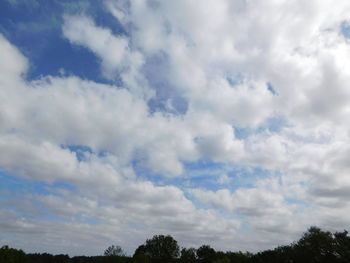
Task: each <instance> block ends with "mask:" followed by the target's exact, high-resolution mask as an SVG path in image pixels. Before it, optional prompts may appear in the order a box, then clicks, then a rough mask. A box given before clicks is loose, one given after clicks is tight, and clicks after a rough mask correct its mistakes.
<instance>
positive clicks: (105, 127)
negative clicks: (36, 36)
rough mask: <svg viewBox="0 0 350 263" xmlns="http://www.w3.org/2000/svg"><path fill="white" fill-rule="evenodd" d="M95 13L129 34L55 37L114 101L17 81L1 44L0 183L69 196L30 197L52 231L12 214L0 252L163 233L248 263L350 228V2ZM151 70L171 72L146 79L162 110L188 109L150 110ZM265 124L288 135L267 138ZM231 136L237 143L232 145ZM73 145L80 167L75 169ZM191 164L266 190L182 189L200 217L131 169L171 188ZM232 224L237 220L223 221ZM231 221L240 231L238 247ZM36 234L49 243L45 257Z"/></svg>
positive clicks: (88, 85)
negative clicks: (235, 168) (74, 50)
mask: <svg viewBox="0 0 350 263" xmlns="http://www.w3.org/2000/svg"><path fill="white" fill-rule="evenodd" d="M105 6H106V8H107V9H109V11H110V12H111V13H112V14H113V15H114V16H115V17H116V18H117V19H118V20H119V22H121V24H122V25H123V26H124V27H125V30H126V32H127V34H123V35H116V34H114V33H113V32H112V31H111V30H110V29H108V28H106V27H101V26H98V25H97V24H96V23H95V22H94V20H93V18H92V17H88V16H86V15H73V16H72V15H71V16H68V15H66V16H64V24H63V25H62V32H63V36H64V37H65V38H67V39H68V40H69V41H70V43H71V44H74V45H80V46H82V47H84V48H87V49H89V50H90V51H92V52H93V53H94V54H95V55H96V56H97V57H98V58H99V59H100V60H101V70H102V74H103V75H104V77H106V78H108V79H109V80H116V79H117V77H118V78H119V77H120V78H121V80H122V84H121V87H117V86H115V85H105V84H99V83H95V82H93V81H89V80H82V79H79V78H77V77H75V76H68V77H63V76H59V77H52V76H44V77H42V78H40V79H37V80H34V81H33V80H32V81H29V80H26V79H25V77H24V76H25V74H26V72H27V70H28V65H29V63H28V61H27V60H26V58H25V57H24V56H23V55H21V53H20V52H19V51H18V50H17V48H16V47H14V46H13V45H11V44H10V43H9V41H7V40H6V39H5V38H4V37H3V36H0V53H1V54H2V56H3V59H2V60H1V61H0V149H1V150H0V168H1V169H2V170H5V171H7V172H10V173H12V174H13V175H14V176H18V177H24V178H26V179H30V180H34V181H44V182H48V183H49V184H51V183H53V182H66V183H70V184H73V185H74V186H75V187H76V190H75V191H68V190H67V191H63V190H62V189H61V190H57V189H54V188H50V189H49V192H50V193H49V194H47V195H37V194H31V195H27V196H26V197H27V200H29V201H27V202H28V207H32V208H33V211H35V209H36V208H35V207H36V206H39V205H42V206H43V207H45V209H47V211H51V212H52V213H53V214H54V215H55V216H56V217H57V218H61V219H64V220H63V221H64V222H63V223H57V222H49V221H47V220H44V219H42V218H40V216H38V218H36V219H35V220H34V219H31V218H30V217H28V218H26V216H25V215H23V212H24V208H23V206H20V202H19V201H18V200H12V204H13V205H14V206H16V210H15V211H12V212H10V211H9V210H7V209H5V208H4V209H3V214H2V215H4V216H0V220H1V221H0V222H1V223H0V227H1V229H6V236H5V239H6V240H10V241H11V242H13V243H15V241H13V240H15V239H11V235H15V236H16V238H17V237H19V238H18V239H20V237H23V236H25V237H28V240H29V239H30V240H33V241H35V242H31V244H28V245H25V244H23V243H18V244H20V245H23V246H24V247H26V248H27V249H28V250H32V249H33V246H32V243H36V242H42V243H37V244H42V245H43V247H45V248H47V249H48V251H54V250H50V248H53V247H54V246H53V245H52V244H55V243H57V242H58V243H59V241H60V240H61V241H60V242H61V243H59V244H60V245H59V248H57V250H55V251H58V250H59V249H62V250H64V249H66V248H67V247H69V246H70V245H72V244H64V242H62V240H72V243H81V244H82V247H83V246H84V245H87V244H86V243H85V242H86V241H83V240H87V238H86V237H87V236H89V235H94V236H96V247H98V248H102V247H104V246H106V245H109V243H110V242H112V240H113V238H115V237H116V236H119V237H120V238H121V239H120V240H123V241H124V240H126V241H125V242H126V243H127V246H128V249H129V250H130V251H132V249H134V248H135V246H136V245H137V244H139V243H140V239H145V238H148V237H149V236H150V235H152V234H159V232H158V231H161V232H167V233H170V234H173V235H174V236H175V237H176V238H178V239H179V240H180V241H181V242H183V244H184V245H191V246H193V245H194V246H197V245H201V244H200V243H198V242H202V241H205V243H207V242H209V243H211V244H213V245H215V244H216V246H217V247H218V248H220V249H225V248H227V249H233V246H236V247H237V248H238V249H242V250H246V249H262V248H267V247H269V246H273V245H278V244H280V242H282V243H288V242H290V241H292V239H293V238H295V236H296V234H295V233H300V232H301V231H303V230H305V229H304V228H306V227H307V226H308V225H311V224H319V225H321V226H325V227H329V228H333V229H337V227H340V226H341V227H345V226H346V225H347V224H348V223H349V220H350V219H349V217H348V216H347V215H345V214H344V213H345V212H344V211H346V210H347V208H348V200H349V197H350V196H349V195H348V194H347V193H348V190H349V189H350V181H349V179H348V174H349V165H348V163H349V161H348V158H347V156H349V147H348V146H347V145H348V144H349V133H348V130H349V125H350V123H349V118H348V114H349V106H348V101H349V98H350V94H349V90H348V88H347V83H349V80H350V74H349V72H348V70H347V69H348V68H349V66H350V65H349V61H350V60H349V57H350V53H349V40H348V39H347V38H345V37H344V36H343V35H342V34H341V33H340V27H341V24H342V23H343V21H347V20H348V19H349V16H350V13H349V11H348V10H350V8H349V7H350V4H349V3H348V2H346V1H339V2H338V3H337V5H334V3H333V2H332V1H330V0H325V1H322V2H320V1H316V0H315V1H308V2H307V3H305V1H293V2H290V1H274V0H271V1H260V2H251V1H241V0H235V1H228V0H219V1H206V2H203V3H201V4H200V5H198V3H195V2H193V1H184V0H179V1H165V2H164V1H163V2H161V1H152V2H148V1H142V0H138V1H130V2H128V1H118V2H115V1H106V2H105ZM158 54H162V57H164V58H166V60H167V61H166V62H167V63H163V64H161V67H165V69H164V70H161V72H157V73H155V74H162V76H161V77H159V79H160V80H162V81H163V82H161V83H160V84H159V85H162V92H164V93H166V95H167V96H168V97H166V96H165V97H166V99H167V101H172V99H173V98H172V96H173V95H174V94H176V95H177V96H178V95H181V98H182V99H183V100H185V101H186V104H188V107H186V110H184V111H183V112H182V113H181V114H178V115H176V114H174V113H169V112H162V111H161V109H156V110H155V112H153V111H151V109H150V108H149V104H148V103H149V101H150V99H151V98H155V97H156V96H155V95H156V94H157V92H158V93H159V92H160V91H159V89H160V88H159V87H157V85H155V84H154V83H153V82H152V81H151V80H150V79H149V78H151V77H152V76H150V74H148V75H147V73H146V71H145V69H144V67H146V66H147V65H149V64H150V63H151V62H150V61H151V58H152V57H154V56H156V55H158ZM163 75H164V76H163ZM268 83H269V84H270V85H271V86H272V87H273V89H274V90H275V92H271V91H269V90H268ZM169 89H172V90H169ZM276 116H281V118H283V119H285V120H286V123H287V124H288V125H287V124H281V125H280V126H281V127H279V128H278V129H274V128H273V127H267V128H266V126H269V125H270V126H273V124H274V123H273V121H271V120H273V119H274V117H276ZM237 127H238V128H242V129H243V130H247V131H248V132H247V134H246V136H242V137H240V138H238V137H239V136H237V137H236V133H235V128H237ZM69 145H81V146H85V147H88V148H89V149H91V152H87V153H85V155H86V156H85V157H86V158H85V159H86V160H84V161H79V160H78V158H77V156H76V154H75V153H74V152H72V151H70V150H69V148H67V146H69ZM202 159H203V160H208V161H209V162H217V163H221V164H227V165H235V164H239V165H241V166H243V167H246V168H258V169H260V170H263V171H264V172H265V173H266V174H269V178H268V179H266V178H263V179H261V178H259V179H253V178H252V179H249V178H248V176H250V175H251V174H248V173H247V174H244V173H241V175H240V177H242V176H243V177H245V178H244V179H245V180H247V181H249V180H250V182H251V181H253V183H252V186H251V187H246V186H244V187H241V184H240V182H239V180H240V179H239V177H237V178H236V177H235V178H232V179H231V178H228V176H227V175H225V174H224V175H222V173H221V171H220V174H221V177H219V180H218V183H220V184H225V183H227V182H228V180H229V179H231V180H230V186H231V185H234V186H235V187H237V189H236V188H235V190H230V189H226V188H224V189H221V190H217V191H213V190H210V189H206V190H204V189H199V188H197V187H196V186H192V189H191V190H190V191H189V192H190V193H191V194H192V196H193V197H195V198H196V199H197V201H200V202H201V203H203V204H205V205H206V206H209V207H210V209H208V210H204V209H202V208H198V207H196V206H195V204H196V202H192V201H191V200H190V199H188V198H187V197H186V195H185V193H184V192H183V190H181V189H180V188H179V187H177V186H170V185H164V186H157V185H156V184H155V183H151V182H149V181H147V180H146V178H144V177H142V173H140V174H136V173H135V170H134V169H133V164H134V162H137V163H138V164H140V165H141V166H142V167H143V168H148V169H150V171H151V173H156V174H157V175H159V176H162V177H164V178H173V177H178V179H179V180H181V179H182V176H183V175H184V174H185V172H186V179H189V180H190V179H191V176H195V175H194V174H191V172H188V171H185V167H184V163H191V162H196V161H198V160H202ZM252 170H253V169H252ZM225 172H227V171H225ZM253 173H254V172H253ZM212 176H213V177H215V178H217V177H218V173H213V174H212ZM259 176H260V177H264V176H265V175H259V174H258V172H257V174H256V177H259ZM235 180H238V181H235ZM165 182H167V181H165ZM63 204H66V205H63ZM26 212H27V213H30V209H28V211H26ZM223 214H224V215H225V216H222V215H223ZM154 215H157V216H156V217H155V216H154ZM227 215H229V216H227ZM237 215H239V216H241V217H240V220H237V219H232V218H231V217H236V216H237ZM311 215H314V216H311ZM315 215H316V216H315ZM32 216H34V217H35V212H32ZM242 217H243V219H242ZM289 218H291V220H289ZM92 219H94V220H98V221H99V222H98V223H96V224H93V223H91V222H90V223H89V220H92ZM240 221H244V223H246V225H248V226H246V230H247V231H246V234H244V233H243V232H240V231H239V226H240V223H241V222H240ZM133 226H134V227H133ZM135 226H137V227H135ZM40 227H42V228H43V231H44V233H46V235H47V236H48V237H51V238H48V239H47V240H46V239H45V240H43V241H40V240H41V236H40V234H39V232H40V231H39V229H40ZM60 229H63V230H62V231H60ZM288 229H289V230H288ZM128 231H131V232H132V233H133V235H131V236H133V237H130V235H128V234H127V232H128ZM73 232H74V233H78V234H77V237H76V238H75V237H72V233H73ZM231 234H232V235H231ZM266 236H269V238H264V240H263V241H259V237H266ZM1 241H2V240H1ZM120 242H122V241H120ZM141 242H142V241H141ZM82 247H80V248H79V247H76V246H73V247H72V250H71V253H77V251H78V252H79V253H80V251H82V252H83V250H82ZM234 248H235V247H234ZM91 253H92V254H93V253H98V252H97V250H96V251H92V252H91Z"/></svg>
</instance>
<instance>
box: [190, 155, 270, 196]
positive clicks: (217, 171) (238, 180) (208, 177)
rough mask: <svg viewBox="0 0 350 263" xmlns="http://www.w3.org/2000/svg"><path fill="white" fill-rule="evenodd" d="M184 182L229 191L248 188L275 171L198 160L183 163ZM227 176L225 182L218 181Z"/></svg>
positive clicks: (213, 189)
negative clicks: (184, 170)
mask: <svg viewBox="0 0 350 263" xmlns="http://www.w3.org/2000/svg"><path fill="white" fill-rule="evenodd" d="M185 169H186V172H185V173H186V175H185V177H184V178H185V179H184V180H187V181H186V184H184V185H189V186H191V185H192V186H195V187H196V188H202V189H207V190H211V191H217V190H220V189H223V188H226V189H229V190H230V191H231V192H233V191H235V190H237V189H239V188H250V187H254V186H255V185H256V182H257V181H258V180H260V179H263V178H268V177H271V176H275V175H276V172H275V171H269V170H266V169H262V168H260V167H252V166H245V165H240V164H225V163H217V162H212V161H209V160H207V161H203V160H200V161H198V162H195V163H188V164H186V165H185ZM222 175H225V176H227V177H228V181H227V182H224V183H223V182H220V177H221V176H222Z"/></svg>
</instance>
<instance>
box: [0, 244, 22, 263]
mask: <svg viewBox="0 0 350 263" xmlns="http://www.w3.org/2000/svg"><path fill="white" fill-rule="evenodd" d="M24 259H25V253H24V252H23V251H22V250H18V249H14V248H9V247H8V246H3V247H1V248H0V262H6V263H22V262H23V261H24Z"/></svg>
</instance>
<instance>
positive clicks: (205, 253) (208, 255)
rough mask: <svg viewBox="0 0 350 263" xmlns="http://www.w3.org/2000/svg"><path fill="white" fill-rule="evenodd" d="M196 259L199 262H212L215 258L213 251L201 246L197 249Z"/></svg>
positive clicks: (206, 246)
mask: <svg viewBox="0 0 350 263" xmlns="http://www.w3.org/2000/svg"><path fill="white" fill-rule="evenodd" d="M197 257H198V259H199V261H200V262H203V263H207V262H208V263H209V262H212V261H213V260H214V258H215V250H214V249H213V248H211V247H210V246H208V245H203V246H201V247H199V248H198V249H197Z"/></svg>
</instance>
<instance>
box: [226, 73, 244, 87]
mask: <svg viewBox="0 0 350 263" xmlns="http://www.w3.org/2000/svg"><path fill="white" fill-rule="evenodd" d="M226 80H227V81H228V83H229V84H230V85H231V86H238V85H241V84H242V83H243V82H244V75H243V74H241V73H238V74H236V75H235V76H228V77H226Z"/></svg>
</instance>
